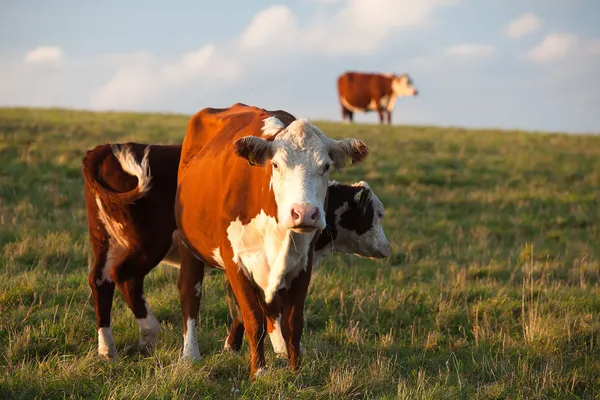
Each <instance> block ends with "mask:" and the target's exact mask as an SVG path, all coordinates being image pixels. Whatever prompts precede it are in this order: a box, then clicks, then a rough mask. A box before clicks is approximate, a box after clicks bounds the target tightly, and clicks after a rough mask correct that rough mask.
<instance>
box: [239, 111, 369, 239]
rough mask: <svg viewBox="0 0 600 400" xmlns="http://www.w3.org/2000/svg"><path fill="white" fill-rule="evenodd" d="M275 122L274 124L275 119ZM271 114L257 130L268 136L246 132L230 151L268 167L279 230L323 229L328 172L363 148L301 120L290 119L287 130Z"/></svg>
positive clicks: (359, 156)
mask: <svg viewBox="0 0 600 400" xmlns="http://www.w3.org/2000/svg"><path fill="white" fill-rule="evenodd" d="M275 121H276V122H275ZM277 122H279V121H277V120H276V119H274V118H272V117H271V118H267V119H266V120H265V128H266V129H263V131H264V132H265V133H264V135H265V136H267V137H271V138H272V136H273V132H270V131H271V130H272V129H271V128H267V127H278V129H277V131H278V133H277V134H276V135H275V136H274V139H272V140H265V139H263V138H260V137H256V136H246V137H244V138H241V139H238V140H237V141H236V143H235V151H236V153H237V154H238V155H239V156H241V157H244V158H246V159H248V160H249V161H250V162H251V163H253V164H257V165H264V164H265V163H268V164H269V165H270V168H271V188H272V189H273V193H274V195H275V202H276V204H277V220H278V224H279V226H280V227H281V228H282V229H292V230H293V231H295V232H297V233H311V232H314V231H315V230H316V229H318V230H323V229H325V226H326V222H325V212H324V203H325V196H326V195H327V182H328V180H329V174H330V172H331V170H332V169H334V168H343V167H344V166H346V165H347V164H348V161H352V162H353V163H355V162H358V161H361V160H362V159H364V158H365V157H366V156H367V154H368V148H367V146H366V145H365V144H364V143H363V142H361V141H359V140H356V139H342V140H333V139H330V138H328V137H326V136H325V135H324V134H323V132H321V130H320V129H319V128H317V127H316V126H314V125H312V124H311V123H310V122H309V121H308V120H307V119H300V120H296V121H294V122H292V123H291V124H290V125H288V127H287V128H285V129H282V128H281V127H282V126H283V124H281V123H280V122H279V123H277Z"/></svg>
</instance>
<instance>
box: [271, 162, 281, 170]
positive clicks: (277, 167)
mask: <svg viewBox="0 0 600 400" xmlns="http://www.w3.org/2000/svg"><path fill="white" fill-rule="evenodd" d="M271 165H273V169H279V164H277V163H276V162H272V163H271Z"/></svg>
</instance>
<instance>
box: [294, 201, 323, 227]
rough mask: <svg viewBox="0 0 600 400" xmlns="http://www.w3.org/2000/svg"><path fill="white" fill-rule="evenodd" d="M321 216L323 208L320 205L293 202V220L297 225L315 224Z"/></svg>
mask: <svg viewBox="0 0 600 400" xmlns="http://www.w3.org/2000/svg"><path fill="white" fill-rule="evenodd" d="M320 217H321V210H320V209H319V207H315V206H311V205H310V204H292V221H293V222H294V225H295V226H302V225H309V226H314V225H315V222H316V221H317V220H318V219H319V218H320Z"/></svg>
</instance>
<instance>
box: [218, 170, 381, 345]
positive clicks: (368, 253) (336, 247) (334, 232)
mask: <svg viewBox="0 0 600 400" xmlns="http://www.w3.org/2000/svg"><path fill="white" fill-rule="evenodd" d="M327 197H328V198H327V213H326V217H325V218H326V220H327V228H325V230H324V231H323V232H321V233H320V235H319V238H318V239H317V242H316V244H315V256H314V259H313V268H315V267H317V266H318V264H319V263H320V262H321V260H322V259H323V258H324V257H325V256H327V255H328V254H331V253H332V252H333V251H336V252H338V253H346V254H355V255H357V256H360V257H366V258H371V259H380V258H385V257H388V256H389V255H390V253H391V251H392V246H391V245H390V243H389V242H388V240H387V237H386V235H385V232H384V230H383V226H382V221H383V217H384V212H385V210H384V207H383V203H381V201H380V200H379V198H378V197H377V195H375V193H373V192H372V191H371V188H370V187H369V184H368V183H367V182H364V181H361V182H357V183H354V184H352V185H343V184H341V183H339V182H336V181H331V182H329V191H328V195H327ZM225 289H226V294H227V302H228V305H229V312H230V315H231V317H232V319H233V325H232V327H231V330H230V332H229V335H228V336H227V339H226V341H225V349H231V350H234V351H239V349H240V348H241V346H242V341H243V336H244V321H243V315H242V312H241V310H240V309H239V306H238V305H237V303H236V301H235V297H234V296H233V293H232V291H231V289H230V286H229V285H226V288H225ZM267 330H268V332H269V338H270V340H271V345H272V346H273V350H274V351H275V354H277V355H278V356H287V348H286V343H285V340H284V338H283V334H282V332H281V323H280V320H279V319H278V320H276V321H275V323H274V324H271V323H269V324H268V325H267ZM301 346H302V345H301Z"/></svg>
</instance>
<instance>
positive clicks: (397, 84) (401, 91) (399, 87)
mask: <svg viewBox="0 0 600 400" xmlns="http://www.w3.org/2000/svg"><path fill="white" fill-rule="evenodd" d="M392 90H393V91H394V94H395V95H396V96H398V97H403V96H416V95H418V94H419V91H418V90H417V89H416V88H415V87H414V86H413V82H412V80H411V79H410V77H409V76H408V74H402V75H400V76H395V77H394V80H393V81H392Z"/></svg>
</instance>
